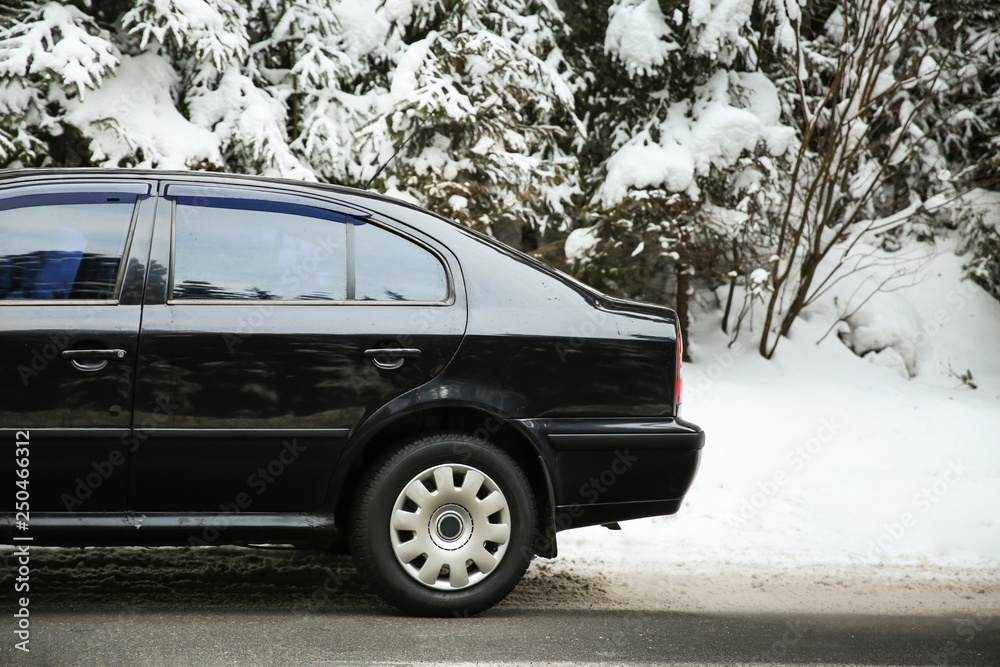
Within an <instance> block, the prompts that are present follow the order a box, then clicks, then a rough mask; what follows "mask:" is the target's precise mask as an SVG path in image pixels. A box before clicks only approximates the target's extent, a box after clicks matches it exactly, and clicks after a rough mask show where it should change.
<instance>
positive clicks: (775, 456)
mask: <svg viewBox="0 0 1000 667" xmlns="http://www.w3.org/2000/svg"><path fill="white" fill-rule="evenodd" d="M952 251H953V245H949V243H948V242H942V243H941V244H939V247H937V248H936V249H935V252H934V254H933V255H932V256H931V257H930V259H929V260H928V263H927V264H926V266H925V268H924V269H923V275H925V279H924V280H922V281H918V282H916V283H914V284H912V285H910V286H904V287H900V288H898V289H897V291H895V292H893V293H891V294H884V295H878V296H880V297H884V298H883V299H872V300H870V301H869V302H868V304H867V305H866V307H865V308H863V309H861V310H860V311H859V315H858V316H857V317H856V318H855V320H856V323H857V324H859V325H858V326H856V327H855V328H854V330H853V334H852V336H853V338H854V340H855V345H857V344H858V341H861V340H867V341H871V342H872V343H871V347H872V349H875V348H877V347H879V345H882V344H886V347H885V348H883V349H888V350H892V349H894V348H893V347H892V346H893V345H894V344H896V343H897V342H898V341H900V340H904V339H905V340H906V341H908V342H907V345H908V346H909V350H910V352H912V354H913V355H914V359H916V358H919V364H918V365H917V366H916V370H917V372H916V374H915V375H914V377H912V379H911V378H910V377H909V374H908V373H904V374H902V375H901V374H900V373H899V372H898V368H897V369H896V370H892V369H886V368H883V367H879V366H877V365H873V364H870V363H867V362H866V360H864V359H861V358H859V357H858V356H857V355H856V354H855V353H854V352H852V351H851V350H850V349H849V348H848V347H847V346H846V345H845V344H844V343H843V342H842V341H841V340H840V339H838V337H837V336H835V335H828V336H826V337H825V338H824V340H823V342H822V343H821V344H819V345H817V344H816V341H818V340H819V339H820V338H823V336H824V334H825V333H826V332H827V330H828V328H829V327H830V324H831V323H832V321H834V320H835V317H833V318H831V314H832V313H834V312H836V310H837V306H835V305H834V303H833V296H834V294H832V293H831V294H830V295H829V296H828V298H827V299H826V300H825V301H824V302H823V303H821V305H820V306H819V307H817V308H814V309H812V310H811V311H810V312H809V313H807V315H808V316H809V320H808V321H807V320H804V319H803V320H799V321H797V322H796V323H795V326H794V327H793V329H792V332H791V333H792V337H791V338H790V339H787V340H782V341H781V343H780V344H779V346H778V349H777V354H776V356H775V358H774V359H773V360H772V361H766V360H764V359H762V358H761V357H760V356H759V355H758V353H757V350H756V345H755V341H754V336H753V334H751V333H750V332H744V334H743V336H742V337H741V338H740V339H739V340H738V341H737V343H736V344H735V345H734V346H732V347H731V348H729V347H727V337H726V336H725V335H724V334H723V333H722V332H721V331H720V329H719V325H720V321H719V315H718V314H702V316H701V317H700V318H699V320H698V321H697V322H695V324H694V326H693V328H692V333H691V339H690V341H689V349H690V350H691V353H692V355H693V356H694V358H695V362H694V363H692V364H688V365H686V366H685V387H686V390H685V396H684V408H683V414H684V416H685V417H686V418H687V419H690V420H691V421H693V422H695V423H698V424H699V425H701V426H702V427H703V428H704V429H705V431H706V433H707V436H708V440H707V445H706V448H705V450H704V453H703V460H702V465H701V469H700V471H699V473H698V477H697V479H696V481H695V483H694V486H693V488H692V489H691V490H690V492H689V494H688V497H687V499H686V500H685V503H684V506H683V507H682V508H681V510H680V512H679V513H678V514H676V515H674V516H671V517H660V518H655V519H647V520H641V521H634V522H626V523H624V524H623V525H622V527H623V531H622V532H621V533H609V532H607V531H606V530H604V529H603V528H588V529H583V530H579V531H569V532H565V533H562V534H561V535H560V548H561V554H562V556H563V557H565V558H567V559H570V560H573V559H578V560H581V561H583V562H590V563H592V565H593V567H595V568H601V567H611V569H614V568H615V566H614V565H613V564H614V563H615V562H619V563H637V562H640V561H644V562H647V563H656V564H658V567H661V568H662V567H666V566H667V565H671V564H676V565H684V566H685V568H686V570H687V571H689V572H691V571H693V572H702V571H709V572H710V571H714V570H720V571H721V570H730V569H732V567H734V566H735V565H737V564H745V565H747V566H748V567H753V568H760V567H766V568H770V569H775V568H777V569H784V570H794V569H796V568H799V567H805V566H810V567H812V566H817V567H819V566H822V567H828V568H835V567H836V568H841V569H843V570H844V571H855V572H860V571H864V572H868V573H869V574H870V575H871V576H876V574H877V572H878V571H881V570H879V568H904V569H905V568H907V567H915V568H917V571H920V570H921V569H926V568H927V567H929V566H930V564H933V565H934V566H935V567H937V566H945V568H944V569H955V568H961V567H966V568H987V569H993V570H996V569H997V568H998V567H1000V517H998V515H997V511H996V510H997V507H998V504H1000V436H998V434H1000V345H997V344H996V336H997V332H998V331H1000V304H998V303H997V302H996V301H995V300H993V299H992V298H990V297H989V296H988V295H987V294H986V293H985V292H984V291H983V290H981V289H980V288H978V287H977V286H975V285H972V284H970V283H968V282H961V281H960V276H961V271H962V261H963V258H962V257H958V256H956V255H955V254H954V252H952ZM879 270H883V271H887V270H889V269H873V270H872V271H870V272H869V276H875V277H877V275H878V271H879ZM843 289H844V290H847V289H848V286H844V288H843ZM723 296H724V295H723ZM840 296H841V297H842V296H843V295H840ZM838 303H840V304H841V306H842V305H843V302H842V300H841V299H838ZM876 340H881V343H879V344H878V345H875V344H874V341H876ZM965 371H969V372H970V373H971V376H972V378H973V381H974V383H975V384H976V386H977V387H978V388H977V389H973V388H971V386H969V385H968V384H965V383H963V382H962V381H961V380H960V379H959V378H958V377H957V373H959V372H965ZM595 554H599V555H598V556H596V559H595ZM609 564H610V565H609ZM621 567H627V566H625V565H622V566H621ZM859 568H860V569H859ZM830 571H831V572H832V571H833V569H830ZM911 574H912V571H911ZM866 576H867V575H866Z"/></svg>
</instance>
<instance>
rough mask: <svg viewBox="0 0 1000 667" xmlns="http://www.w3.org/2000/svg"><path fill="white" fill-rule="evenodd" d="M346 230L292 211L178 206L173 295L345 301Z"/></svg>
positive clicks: (324, 220) (266, 299) (175, 228)
mask: <svg viewBox="0 0 1000 667" xmlns="http://www.w3.org/2000/svg"><path fill="white" fill-rule="evenodd" d="M346 227H347V225H346V224H345V223H343V222H338V221H335V220H326V219H321V218H315V217H310V216H308V215H299V214H297V213H295V214H293V213H281V212H275V211H258V210H245V209H239V208H220V207H215V206H197V205H190V204H184V203H178V204H177V208H176V211H175V216H174V264H173V282H172V287H173V291H172V298H173V299H238V300H246V299H252V300H264V301H272V300H278V301H281V300H324V301H330V300H333V301H339V300H343V299H346V298H347V231H346Z"/></svg>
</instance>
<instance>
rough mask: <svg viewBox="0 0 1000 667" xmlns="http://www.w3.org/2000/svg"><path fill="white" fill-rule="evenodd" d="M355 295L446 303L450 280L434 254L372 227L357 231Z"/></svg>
mask: <svg viewBox="0 0 1000 667" xmlns="http://www.w3.org/2000/svg"><path fill="white" fill-rule="evenodd" d="M355 255H356V258H357V262H356V264H357V275H356V287H355V294H356V298H357V299H362V300H366V301H445V300H447V298H448V277H447V275H446V274H445V270H444V266H443V265H442V264H441V260H439V259H438V258H437V257H436V256H435V255H434V254H433V253H431V252H430V251H429V250H426V249H425V248H423V247H421V246H419V245H417V244H416V243H413V242H412V241H410V240H408V239H405V238H403V237H402V236H398V235H396V234H393V233H392V232H388V231H386V230H384V229H382V228H381V227H376V226H375V225H372V224H363V225H358V226H357V227H356V231H355Z"/></svg>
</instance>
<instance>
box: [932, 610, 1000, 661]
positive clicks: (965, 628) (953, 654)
mask: <svg viewBox="0 0 1000 667" xmlns="http://www.w3.org/2000/svg"><path fill="white" fill-rule="evenodd" d="M992 622H993V617H992V616H990V615H989V614H984V613H977V614H973V615H972V616H970V617H968V618H956V619H954V623H955V634H956V635H957V639H955V640H951V641H948V642H945V644H944V646H942V647H941V650H939V651H935V652H934V653H928V654H927V660H928V662H929V664H931V665H934V667H948V665H950V664H952V661H954V659H955V658H957V657H958V656H959V655H961V654H962V652H963V651H967V650H969V647H970V646H971V645H972V642H973V640H975V638H976V637H978V636H979V635H980V633H982V631H983V630H985V629H986V628H987V627H989V625H990V623H992Z"/></svg>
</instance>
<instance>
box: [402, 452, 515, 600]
mask: <svg viewBox="0 0 1000 667" xmlns="http://www.w3.org/2000/svg"><path fill="white" fill-rule="evenodd" d="M389 537H390V540H391V542H392V550H393V553H394V554H395V556H396V560H397V561H399V564H400V565H401V566H402V568H403V570H404V571H405V572H406V573H407V574H408V575H410V576H411V577H413V579H415V580H416V581H418V582H420V583H421V584H423V585H424V586H427V587H428V588H434V589H437V590H448V591H454V590H460V589H462V588H467V587H469V586H472V585H474V584H476V583H478V582H480V581H482V580H483V579H484V578H486V577H487V576H489V574H490V573H491V572H493V571H494V570H495V569H496V567H497V566H498V565H499V564H500V561H501V560H503V556H504V554H505V553H506V551H507V545H508V543H509V542H510V506H509V505H508V503H507V498H506V497H505V496H504V495H503V492H502V491H501V490H500V487H499V486H497V484H496V482H494V481H493V480H492V479H490V477H489V476H488V475H486V474H484V473H483V472H481V471H480V470H477V469H475V468H472V467H470V466H466V465H459V464H455V463H448V464H444V465H439V466H434V467H433V468H428V469H427V470H425V471H423V472H422V473H420V474H419V475H417V476H416V477H414V478H413V479H411V480H410V481H409V483H407V485H406V486H404V487H403V490H402V491H401V492H400V493H399V496H398V497H397V498H396V504H395V505H394V506H393V508H392V518H391V519H390V521H389Z"/></svg>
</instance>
